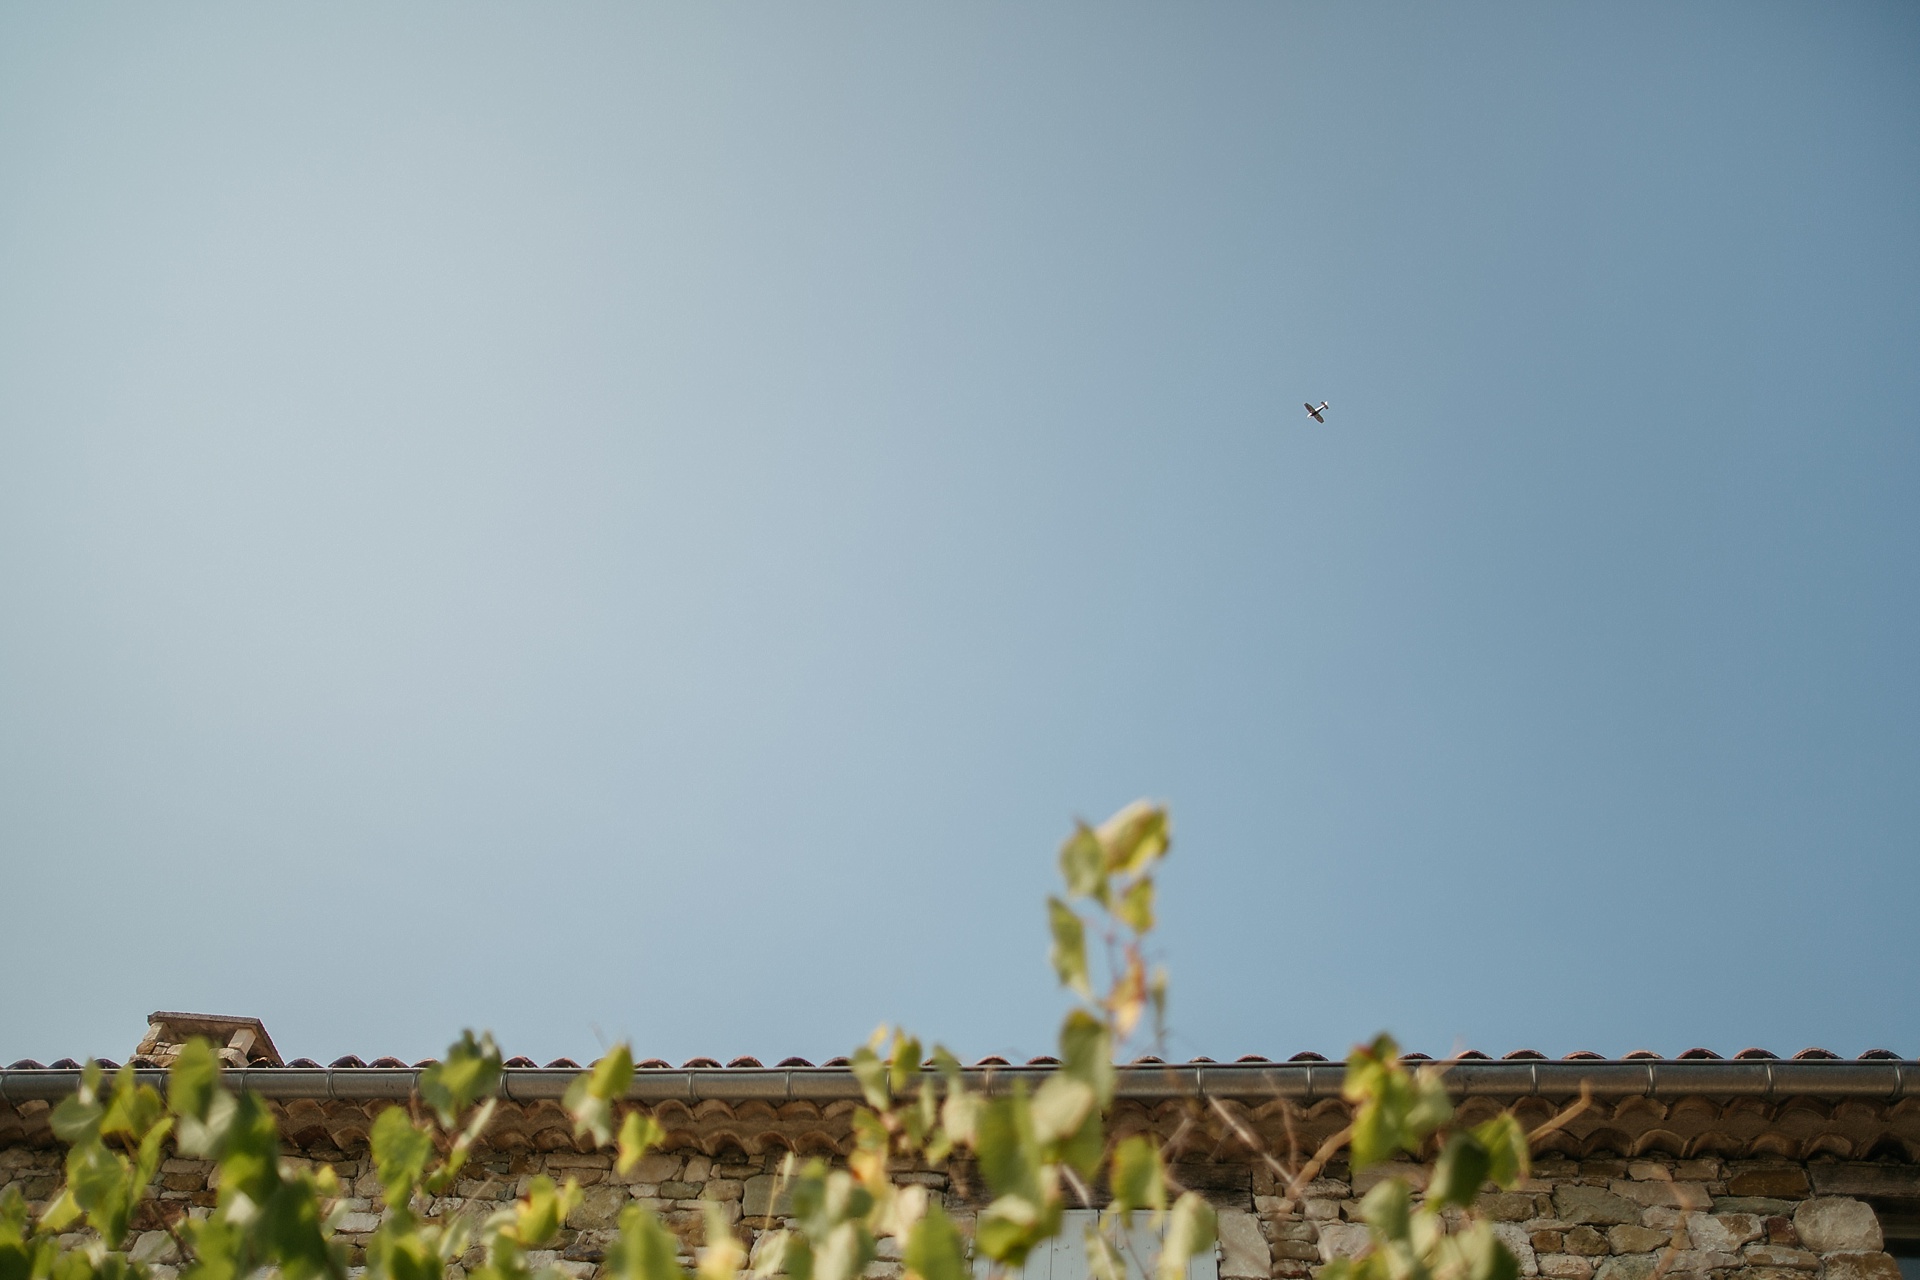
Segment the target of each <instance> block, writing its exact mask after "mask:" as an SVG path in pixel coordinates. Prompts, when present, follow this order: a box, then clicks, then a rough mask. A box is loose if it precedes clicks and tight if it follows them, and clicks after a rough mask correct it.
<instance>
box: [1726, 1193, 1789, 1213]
mask: <svg viewBox="0 0 1920 1280" xmlns="http://www.w3.org/2000/svg"><path fill="white" fill-rule="evenodd" d="M1793 1209H1794V1205H1793V1201H1791V1200H1776V1199H1773V1198H1772V1197H1770V1196H1716V1197H1714V1201H1713V1211H1714V1212H1715V1213H1757V1214H1759V1215H1760V1216H1761V1217H1763V1218H1766V1217H1771V1216H1774V1215H1776V1214H1790V1213H1792V1212H1793Z"/></svg>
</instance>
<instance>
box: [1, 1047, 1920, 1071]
mask: <svg viewBox="0 0 1920 1280" xmlns="http://www.w3.org/2000/svg"><path fill="white" fill-rule="evenodd" d="M1502 1056H1503V1057H1504V1058H1506V1059H1508V1060H1516V1059H1518V1060H1523V1061H1524V1060H1532V1061H1539V1062H1545V1061H1548V1058H1547V1055H1546V1054H1544V1053H1541V1052H1540V1051H1539V1050H1537V1049H1515V1050H1514V1051H1513V1052H1512V1053H1508V1054H1504V1055H1502ZM1733 1056H1734V1058H1735V1059H1746V1060H1751V1059H1756V1058H1770V1059H1774V1060H1776V1061H1777V1060H1778V1059H1779V1057H1780V1055H1779V1054H1776V1053H1772V1052H1770V1051H1768V1050H1766V1049H1742V1050H1741V1051H1740V1052H1738V1053H1736V1054H1734V1055H1733ZM1402 1057H1403V1058H1404V1059H1405V1060H1407V1061H1411V1062H1430V1061H1433V1059H1432V1058H1431V1057H1429V1056H1428V1055H1427V1054H1424V1053H1408V1054H1404V1055H1402ZM1456 1057H1457V1058H1459V1059H1477V1060H1480V1061H1490V1060H1491V1055H1488V1054H1485V1053H1482V1052H1480V1051H1479V1050H1478V1049H1468V1050H1467V1051H1466V1052H1464V1053H1461V1054H1458V1055H1456ZM1840 1057H1841V1055H1839V1054H1837V1053H1835V1052H1833V1051H1832V1050H1831V1049H1821V1048H1808V1049H1802V1050H1801V1051H1800V1052H1798V1053H1796V1054H1794V1055H1793V1058H1794V1060H1796V1061H1802V1062H1804V1061H1809V1060H1826V1061H1838V1060H1840ZM1899 1058H1900V1055H1899V1054H1897V1053H1895V1052H1894V1051H1893V1050H1891V1049H1869V1050H1867V1051H1866V1052H1865V1053H1863V1054H1861V1055H1860V1058H1859V1060H1860V1061H1863V1062H1864V1061H1876V1060H1886V1059H1894V1060H1898V1059H1899ZM1626 1059H1627V1060H1629V1061H1643V1060H1644V1061H1652V1062H1665V1061H1670V1059H1667V1058H1665V1057H1663V1056H1662V1055H1660V1054H1657V1053H1654V1052H1653V1051H1651V1050H1649V1049H1636V1050H1634V1051H1633V1052H1632V1053H1629V1054H1627V1055H1626ZM1703 1059H1713V1060H1719V1059H1720V1055H1719V1054H1717V1053H1715V1052H1714V1051H1713V1050H1711V1049H1688V1050H1687V1051H1686V1052H1685V1053H1682V1054H1679V1055H1678V1056H1677V1057H1676V1058H1674V1059H1671V1061H1680V1062H1687V1061H1699V1060H1703ZM95 1061H96V1062H98V1063H99V1064H100V1065H101V1067H103V1068H105V1069H106V1070H109V1071H111V1070H117V1069H118V1068H119V1066H120V1064H119V1063H117V1062H113V1061H110V1060H108V1059H106V1058H97V1059H95ZM1214 1061H1215V1059H1213V1058H1204V1057H1202V1058H1190V1059H1188V1063H1189V1064H1201V1065H1204V1064H1208V1063H1212V1062H1214ZM1234 1061H1235V1062H1272V1061H1273V1059H1271V1058H1264V1057H1261V1056H1260V1055H1259V1054H1254V1053H1250V1054H1246V1055H1243V1056H1242V1057H1239V1058H1236V1059H1234ZM1287 1061H1288V1062H1326V1061H1328V1058H1327V1057H1326V1055H1325V1054H1319V1053H1311V1052H1308V1053H1296V1054H1294V1055H1293V1056H1292V1057H1291V1058H1288V1059H1287ZM1562 1061H1567V1062H1581V1061H1597V1062H1604V1061H1606V1055H1604V1054H1599V1053H1594V1052H1592V1051H1590V1050H1586V1049H1582V1050H1579V1051H1578V1052H1575V1053H1569V1054H1567V1055H1566V1056H1565V1057H1564V1058H1563V1059H1562ZM128 1062H129V1064H130V1065H132V1066H136V1067H157V1066H159V1065H160V1064H159V1063H158V1062H156V1061H154V1060H153V1059H151V1058H144V1057H139V1056H135V1057H133V1058H130V1059H128ZM434 1062H435V1059H433V1058H423V1059H421V1060H420V1061H419V1062H413V1063H409V1062H405V1061H403V1060H402V1059H399V1058H375V1059H374V1060H373V1061H371V1062H367V1061H365V1060H363V1059H361V1058H359V1057H357V1056H356V1055H354V1054H347V1055H346V1056H345V1057H342V1058H335V1059H334V1060H333V1061H332V1062H330V1063H327V1064H326V1065H327V1066H328V1067H329V1068H333V1069H336V1070H339V1069H355V1068H395V1067H427V1066H432V1065H433V1063H434ZM1058 1062H1059V1059H1058V1058H1050V1057H1044V1056H1042V1057H1038V1058H1029V1059H1027V1063H1026V1065H1028V1066H1036V1067H1037V1066H1053V1065H1056V1064H1057V1063H1058ZM1163 1064H1164V1060H1163V1059H1160V1058H1156V1057H1152V1056H1148V1057H1142V1058H1135V1059H1134V1065H1135V1066H1150V1065H1163ZM80 1065H81V1064H80V1063H79V1062H76V1061H75V1060H74V1059H72V1058H61V1059H60V1060H59V1061H57V1062H50V1063H46V1064H44V1065H42V1064H41V1063H39V1062H36V1061H34V1060H33V1059H32V1058H22V1059H20V1060H19V1061H18V1062H15V1063H13V1064H12V1065H11V1066H9V1067H8V1068H7V1070H9V1071H73V1070H77V1069H78V1068H79V1067H80ZM287 1065H288V1066H289V1067H306V1068H308V1069H317V1068H319V1067H320V1065H321V1064H320V1063H318V1062H316V1061H314V1060H313V1059H312V1058H295V1059H294V1060H293V1061H292V1062H289V1063H288V1064H287ZM506 1065H507V1066H509V1067H516V1068H527V1067H538V1066H539V1065H540V1064H539V1063H537V1062H535V1061H534V1060H533V1059H532V1058H525V1057H516V1058H508V1059H507V1061H506ZM546 1065H547V1068H548V1069H549V1070H553V1069H560V1070H567V1071H578V1070H580V1069H581V1064H580V1063H578V1062H575V1061H574V1060H573V1059H572V1058H555V1059H554V1060H553V1061H552V1062H549V1063H547V1064H546ZM636 1065H637V1066H638V1067H639V1069H641V1070H643V1071H646V1070H673V1069H674V1067H673V1064H672V1063H670V1062H667V1061H665V1060H664V1059H661V1058H648V1059H647V1060H646V1061H645V1062H641V1063H638V1064H636ZM763 1065H764V1064H762V1063H761V1061H760V1060H759V1059H758V1058H750V1057H739V1058H734V1059H733V1060H732V1061H730V1062H728V1063H727V1064H726V1067H722V1066H721V1064H720V1061H719V1060H718V1059H717V1058H690V1059H688V1060H687V1061H686V1062H684V1063H682V1064H681V1069H684V1070H726V1069H727V1068H728V1067H748V1068H751V1067H760V1066H763ZM774 1065H775V1066H777V1067H811V1066H815V1065H816V1064H815V1063H812V1062H809V1061H808V1060H807V1059H805V1058H782V1059H781V1060H780V1061H779V1062H777V1063H775V1064H774ZM817 1065H819V1066H822V1067H844V1066H846V1065H847V1059H845V1058H828V1059H827V1060H826V1061H825V1062H822V1063H819V1064H817ZM928 1065H929V1066H931V1065H932V1064H931V1063H929V1064H928ZM974 1065H975V1066H978V1067H1005V1066H1011V1065H1013V1064H1012V1063H1011V1062H1009V1061H1008V1060H1007V1059H1006V1058H1003V1057H1001V1056H999V1055H998V1054H994V1055H990V1056H988V1057H985V1058H981V1059H980V1060H979V1061H978V1062H976V1063H974ZM265 1069H266V1070H273V1068H271V1067H268V1068H265Z"/></svg>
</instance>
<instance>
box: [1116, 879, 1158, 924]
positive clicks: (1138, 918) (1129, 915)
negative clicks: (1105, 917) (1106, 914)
mask: <svg viewBox="0 0 1920 1280" xmlns="http://www.w3.org/2000/svg"><path fill="white" fill-rule="evenodd" d="M1113 913H1114V914H1115V915H1117V916H1119V917H1120V918H1121V919H1122V920H1124V921H1125V922H1126V924H1127V927H1128V928H1130V929H1132V930H1133V931H1134V932H1135V933H1150V932H1152V931H1153V881H1151V880H1136V881H1134V883H1133V887H1132V888H1131V889H1128V890H1127V891H1126V892H1125V893H1124V894H1122V895H1120V903H1119V905H1118V906H1116V907H1115V908H1114V910H1113Z"/></svg>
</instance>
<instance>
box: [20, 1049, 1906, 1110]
mask: <svg viewBox="0 0 1920 1280" xmlns="http://www.w3.org/2000/svg"><path fill="white" fill-rule="evenodd" d="M1436 1065H1440V1066H1443V1067H1444V1068H1445V1070H1446V1077H1445V1078H1446V1084H1447V1091H1448V1092H1449V1093H1451V1094H1452V1095H1453V1096H1454V1097H1456V1098H1468V1097H1483V1098H1522V1097H1536V1096H1537V1097H1547V1098H1571V1097H1574V1096H1576V1095H1578V1094H1579V1092H1580V1090H1581V1087H1582V1086H1583V1085H1585V1086H1591V1087H1592V1089H1593V1092H1594V1095H1595V1096H1596V1097H1601V1098H1626V1097H1648V1098H1677V1097H1686V1096H1698V1095H1713V1096H1720V1097H1758V1098H1775V1097H1790V1096H1802V1097H1807V1096H1811V1097H1820V1098H1872V1099H1885V1100H1891V1099H1896V1098H1903V1097H1910V1096H1920V1086H1916V1084H1915V1083H1914V1082H1915V1081H1916V1078H1920V1060H1913V1059H1904V1060H1901V1059H1873V1060H1870V1061H1860V1060H1855V1061H1833V1060H1807V1061H1801V1060H1792V1061H1782V1060H1778V1059H1762V1060H1742V1061H1726V1060H1706V1059H1700V1060H1688V1059H1631V1060H1629V1059H1611V1060H1582V1061H1578V1062H1566V1061H1557V1062H1556V1061H1504V1060H1503V1061H1497V1062H1491V1061H1483V1060H1480V1059H1471V1060H1464V1061H1456V1062H1452V1063H1440V1064H1436ZM420 1070H421V1069H420V1068H417V1067H249V1068H238V1069H229V1070H226V1071H223V1072H221V1076H222V1079H223V1081H224V1082H225V1083H226V1085H227V1086H228V1087H229V1088H233V1089H239V1090H244V1091H247V1092H251V1093H253V1094H255V1095H257V1096H259V1097H262V1098H269V1099H274V1100H284V1101H294V1100H298V1099H313V1100H320V1101H325V1100H334V1099H337V1100H340V1101H351V1102H375V1101H380V1100H395V1101H398V1100H402V1099H405V1098H407V1097H408V1096H410V1095H411V1094H412V1093H413V1090H414V1088H415V1085H416V1083H417V1082H418V1080H419V1077H420ZM1053 1070H1054V1068H1052V1067H1047V1066H1004V1067H1000V1066H993V1067H966V1068H963V1069H962V1071H961V1075H962V1077H963V1078H964V1079H966V1080H967V1082H968V1083H969V1084H970V1085H971V1086H972V1087H973V1088H975V1089H980V1090H983V1091H985V1092H986V1093H989V1094H1004V1093H1009V1092H1011V1091H1012V1090H1013V1089H1014V1088H1015V1086H1016V1085H1018V1084H1019V1083H1021V1082H1024V1083H1025V1084H1026V1086H1027V1087H1028V1088H1029V1089H1032V1088H1035V1087H1037V1086H1038V1084H1039V1082H1040V1081H1042V1080H1045V1079H1046V1078H1047V1076H1048V1075H1049V1074H1050V1073H1051V1072H1052V1071H1053ZM929 1074H931V1073H929ZM579 1075H580V1071H579V1070H574V1069H569V1068H551V1067H509V1068H507V1069H506V1070H505V1071H504V1072H502V1078H501V1083H500V1091H499V1092H500V1096H501V1097H502V1098H505V1099H508V1100H510V1101H514V1102H536V1101H541V1100H547V1099H551V1100H556V1101H557V1100H558V1099H559V1098H560V1097H561V1095H562V1094H564V1093H565V1092H566V1089H567V1086H568V1085H569V1084H571V1083H572V1082H573V1080H574V1079H575V1078H576V1077H577V1076H579ZM1117 1075H1118V1084H1117V1087H1116V1090H1115V1092H1116V1095H1117V1096H1118V1097H1120V1098H1122V1099H1131V1100H1133V1101H1138V1102H1160V1101H1166V1100H1170V1099H1180V1098H1196V1099H1197V1098H1219V1099H1223V1100H1229V1101H1234V1102H1240V1103H1247V1104H1253V1105H1258V1104H1260V1103H1262V1102H1267V1101H1272V1100H1274V1099H1279V1098H1284V1099H1286V1100H1288V1101H1290V1102H1296V1103H1309V1102H1315V1101H1319V1100H1322V1099H1326V1098H1337V1097H1339V1096H1340V1085H1341V1081H1342V1080H1343V1079H1344V1078H1345V1075H1346V1068H1345V1066H1344V1065H1343V1064H1341V1063H1337V1062H1273V1063H1267V1062H1260V1063H1247V1062H1236V1063H1217V1064H1216V1063H1186V1064H1180V1065H1174V1064H1169V1065H1165V1066H1157V1065H1145V1064H1138V1065H1130V1066H1122V1067H1119V1068H1118V1069H1117ZM134 1076H135V1078H136V1079H138V1080H139V1081H140V1082H141V1083H143V1084H151V1085H154V1086H155V1087H157V1088H160V1089H162V1090H164V1089H165V1087H166V1072H165V1071H162V1070H157V1069H140V1070H136V1071H135V1072H134ZM80 1078H81V1073H80V1072H79V1071H78V1070H54V1069H47V1068H42V1069H27V1068H22V1069H19V1070H0V1101H3V1102H9V1103H15V1102H31V1101H54V1100H57V1099H60V1098H64V1097H66V1096H67V1095H69V1094H71V1093H73V1092H74V1091H75V1090H76V1089H77V1088H78V1087H79V1084H80ZM626 1096H627V1100H628V1101H630V1102H641V1103H661V1102H670V1101H671V1102H683V1103H694V1102H703V1101H706V1100H708V1099H717V1100H720V1101H723V1102H746V1101H751V1100H759V1101H763V1102H767V1103H770V1104H775V1105H778V1104H781V1103H787V1102H800V1101H805V1102H812V1103H816V1104H826V1103H832V1102H846V1101H859V1099H860V1097H861V1094H860V1086H859V1083H858V1082H857V1081H856V1080H855V1079H854V1077H853V1073H852V1072H851V1071H849V1070H847V1069H846V1068H844V1067H705V1068H682V1069H672V1068H667V1069H659V1068H645V1069H642V1070H639V1071H636V1072H635V1073H634V1077H633V1083H632V1085H630V1086H629V1087H628V1089H627V1094H626Z"/></svg>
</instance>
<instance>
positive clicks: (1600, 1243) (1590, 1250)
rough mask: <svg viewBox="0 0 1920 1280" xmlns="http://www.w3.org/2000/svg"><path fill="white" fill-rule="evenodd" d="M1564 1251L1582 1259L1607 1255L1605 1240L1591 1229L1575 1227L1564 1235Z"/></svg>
mask: <svg viewBox="0 0 1920 1280" xmlns="http://www.w3.org/2000/svg"><path fill="white" fill-rule="evenodd" d="M1566 1251H1567V1252H1568V1253H1577V1254H1580V1255H1581V1256H1583V1257H1588V1258H1597V1257H1599V1256H1600V1255H1602V1254H1604V1253H1607V1252H1608V1249H1607V1238H1606V1237H1605V1236H1603V1235H1601V1234H1600V1233H1599V1232H1598V1231H1596V1230H1594V1229H1593V1228H1592V1227H1586V1226H1581V1227H1575V1228H1573V1229H1572V1230H1571V1231H1568V1232H1567V1235H1566Z"/></svg>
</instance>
